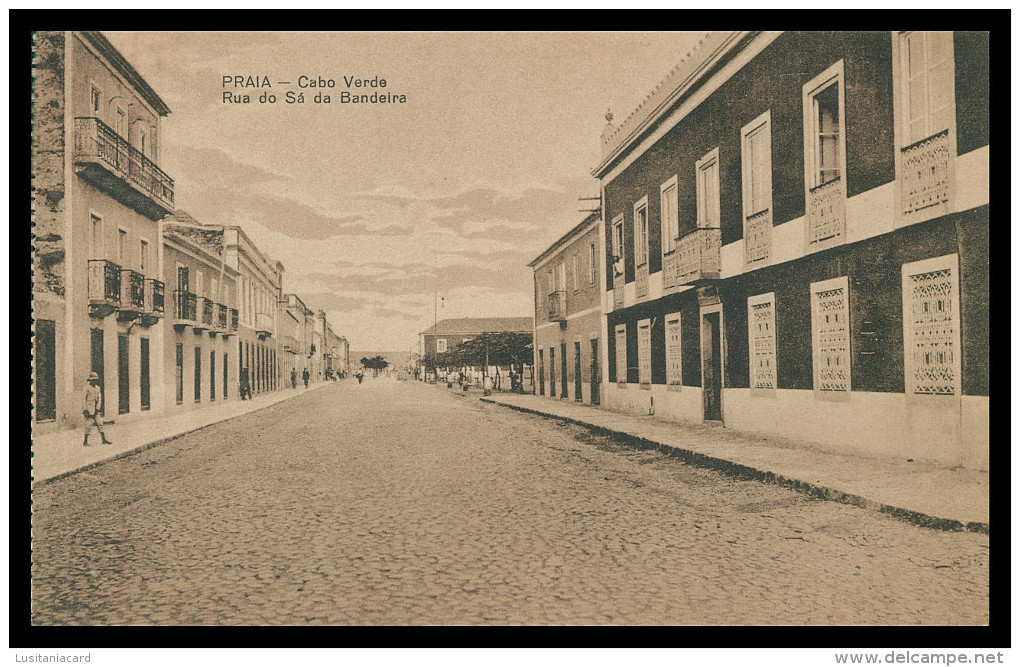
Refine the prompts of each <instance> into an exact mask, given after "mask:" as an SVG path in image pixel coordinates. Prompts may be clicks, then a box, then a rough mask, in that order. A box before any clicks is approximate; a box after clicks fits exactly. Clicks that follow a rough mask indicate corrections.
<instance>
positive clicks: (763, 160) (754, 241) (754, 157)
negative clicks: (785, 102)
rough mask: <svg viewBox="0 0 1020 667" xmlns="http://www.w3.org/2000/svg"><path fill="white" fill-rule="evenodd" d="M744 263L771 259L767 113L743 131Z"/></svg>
mask: <svg viewBox="0 0 1020 667" xmlns="http://www.w3.org/2000/svg"><path fill="white" fill-rule="evenodd" d="M741 137H742V140H741V149H740V151H741V152H740V158H741V175H742V183H743V200H744V201H743V203H744V262H745V263H746V264H751V263H753V262H767V261H768V260H769V258H770V257H771V256H772V116H771V113H770V112H769V111H766V112H765V113H763V114H762V115H761V116H758V117H757V118H755V119H754V120H753V121H751V122H750V123H748V124H747V125H745V126H744V127H743V128H742V129H741Z"/></svg>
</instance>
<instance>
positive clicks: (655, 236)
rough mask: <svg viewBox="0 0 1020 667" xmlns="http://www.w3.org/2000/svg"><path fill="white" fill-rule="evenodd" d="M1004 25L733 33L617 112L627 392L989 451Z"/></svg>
mask: <svg viewBox="0 0 1020 667" xmlns="http://www.w3.org/2000/svg"><path fill="white" fill-rule="evenodd" d="M988 66H989V52H988V35H987V34H985V33H969V32H957V33H951V32H892V33H890V32H783V33H778V32H725V33H713V34H710V35H708V36H707V37H705V38H704V39H703V40H702V42H701V43H700V44H699V46H698V48H696V49H695V50H694V51H693V52H692V53H691V54H689V56H688V57H687V59H686V60H685V61H684V62H682V63H681V64H680V65H679V66H678V67H677V68H676V69H674V70H673V72H671V74H670V75H669V77H668V78H667V79H666V80H665V81H664V82H663V83H662V84H661V85H660V86H659V87H657V88H656V90H655V91H653V92H652V93H651V94H650V95H649V97H648V98H647V99H646V101H645V102H644V103H643V104H642V105H641V107H639V108H638V109H637V110H636V111H635V112H634V113H633V114H631V115H630V116H629V117H628V118H627V119H626V120H625V121H624V122H623V123H622V124H621V125H620V126H619V127H615V126H612V125H610V126H609V127H607V130H606V132H604V133H603V146H602V148H603V152H602V159H601V162H600V164H599V165H598V167H597V168H596V169H595V171H594V175H595V176H596V177H597V178H599V179H600V180H601V183H602V195H603V220H602V230H601V233H602V238H603V240H604V246H605V249H606V250H605V253H604V270H605V272H606V286H605V289H606V291H605V293H604V309H605V312H606V318H605V329H604V332H603V336H604V339H605V340H606V342H607V345H606V352H605V364H604V365H605V368H606V370H607V373H606V375H607V382H606V383H605V384H604V385H603V390H604V391H603V396H602V401H603V403H604V404H606V405H609V406H611V407H616V408H620V409H624V410H628V411H633V412H638V413H643V414H645V413H647V412H648V411H649V410H650V409H652V406H653V404H654V410H655V413H656V414H657V415H659V416H667V417H672V418H676V419H680V420H688V421H695V422H702V421H708V422H718V423H722V424H724V425H725V426H727V427H733V428H736V429H740V430H743V431H751V432H757V433H760V434H763V435H770V436H780V437H789V438H795V439H799V440H807V441H812V442H816V443H819V444H821V445H824V446H827V447H829V448H834V449H837V450H845V451H855V452H864V453H875V454H891V455H896V456H900V457H903V458H917V459H929V460H934V461H938V462H941V463H944V464H948V465H964V466H968V467H973V468H979V469H986V468H987V465H988V366H989V364H988V359H989V352H988V307H989V302H988V282H989V277H988V266H989V259H988V241H989V239H988V232H989V229H988V225H989V219H988V143H989V123H988V90H989V80H988Z"/></svg>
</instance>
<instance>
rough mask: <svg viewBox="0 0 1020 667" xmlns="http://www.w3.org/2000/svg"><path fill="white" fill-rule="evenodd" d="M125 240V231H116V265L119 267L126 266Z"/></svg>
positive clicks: (126, 235) (126, 236)
mask: <svg viewBox="0 0 1020 667" xmlns="http://www.w3.org/2000/svg"><path fill="white" fill-rule="evenodd" d="M127 238H128V233H127V230H126V229H123V228H118V229H117V263H118V264H120V265H121V266H127Z"/></svg>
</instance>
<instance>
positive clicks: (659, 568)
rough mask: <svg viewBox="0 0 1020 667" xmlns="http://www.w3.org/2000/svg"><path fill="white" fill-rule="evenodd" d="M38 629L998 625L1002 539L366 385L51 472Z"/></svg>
mask: <svg viewBox="0 0 1020 667" xmlns="http://www.w3.org/2000/svg"><path fill="white" fill-rule="evenodd" d="M34 512H35V514H34V545H33V548H34V553H33V558H34V561H35V564H34V566H33V622H34V623H36V624H44V625H49V624H59V625H65V624H143V625H145V624H158V625H165V624H299V625H300V624H351V625H374V624H399V625H405V624H521V623H524V624H575V623H583V624H706V625H710V624H795V625H796V624H882V625H887V624H984V623H987V622H988V601H987V597H988V536H987V535H981V534H974V533H948V532H938V531H933V530H929V529H924V528H919V527H916V526H913V525H910V524H907V523H904V522H901V521H897V520H894V519H890V518H887V517H885V516H882V515H880V514H878V513H875V512H871V511H867V510H862V509H859V508H856V507H852V506H847V505H841V504H836V503H832V502H823V501H818V500H813V499H811V498H808V497H806V496H804V495H800V494H797V493H795V492H793V491H790V490H787V489H783V488H779V487H776V486H769V485H765V484H761V483H758V482H753V481H740V480H736V479H733V478H730V477H727V476H725V475H723V474H721V473H718V472H715V471H710V470H702V469H699V468H695V467H691V466H687V465H684V464H682V463H680V462H679V461H677V460H675V459H671V458H668V457H667V456H665V455H663V454H660V453H658V452H649V451H641V450H635V449H631V448H628V447H624V446H622V445H619V444H616V443H614V442H612V441H610V440H608V439H607V438H604V437H601V436H595V435H593V434H591V433H590V432H588V431H586V430H584V429H582V428H579V427H575V426H570V425H564V424H561V423H559V422H556V421H553V420H548V419H543V418H539V417H534V416H529V415H523V414H520V413H516V412H512V411H510V410H507V409H505V408H500V407H498V406H494V405H486V404H482V403H480V402H478V401H477V400H476V399H475V398H465V397H463V396H457V395H456V394H455V393H454V392H451V391H448V390H446V389H445V387H439V388H437V387H429V386H423V385H420V384H416V383H413V382H404V383H398V382H395V381H389V380H382V379H380V380H366V381H365V383H364V384H363V385H361V386H359V385H358V384H357V383H356V382H354V381H345V382H343V383H339V384H337V385H334V386H330V387H326V388H323V389H321V390H318V391H314V392H310V393H307V394H303V395H300V396H297V397H295V398H293V399H290V400H287V401H284V402H282V403H279V404H277V405H274V406H271V407H269V408H266V409H264V410H261V411H258V412H255V413H252V414H249V415H245V416H242V417H238V418H236V419H232V420H229V421H226V422H222V423H219V424H216V425H213V426H211V427H209V428H206V429H204V430H201V431H199V432H197V433H193V434H191V435H187V436H184V437H181V438H179V439H177V440H174V441H171V442H169V443H166V444H164V445H161V446H158V447H155V448H153V449H149V450H147V451H143V452H140V453H138V454H136V455H134V456H130V457H128V458H125V459H121V460H118V461H115V462H112V463H108V464H105V465H102V466H99V467H98V468H95V469H93V470H90V471H88V472H84V473H79V474H75V475H72V476H70V477H67V478H64V479H60V480H57V481H54V482H52V483H50V484H46V485H42V486H39V487H38V488H36V490H35V493H34Z"/></svg>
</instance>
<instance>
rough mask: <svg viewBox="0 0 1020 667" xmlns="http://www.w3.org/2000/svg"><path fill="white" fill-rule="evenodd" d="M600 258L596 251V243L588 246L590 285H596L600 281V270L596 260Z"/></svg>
mask: <svg viewBox="0 0 1020 667" xmlns="http://www.w3.org/2000/svg"><path fill="white" fill-rule="evenodd" d="M597 257H598V255H597V254H596V250H595V242H594V241H592V242H591V243H590V244H589V245H588V284H589V285H594V284H595V281H596V280H597V279H598V269H597V267H596V266H595V259H596V258H597Z"/></svg>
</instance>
